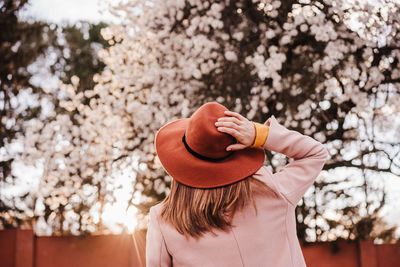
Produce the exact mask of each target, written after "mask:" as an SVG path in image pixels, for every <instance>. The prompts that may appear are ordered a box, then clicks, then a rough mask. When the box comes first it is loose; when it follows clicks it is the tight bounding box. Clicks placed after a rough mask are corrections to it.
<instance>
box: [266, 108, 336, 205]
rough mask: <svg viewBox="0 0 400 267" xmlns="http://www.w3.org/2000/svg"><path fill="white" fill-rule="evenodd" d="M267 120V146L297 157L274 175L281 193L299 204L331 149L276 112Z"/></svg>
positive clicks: (272, 149)
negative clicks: (286, 123)
mask: <svg viewBox="0 0 400 267" xmlns="http://www.w3.org/2000/svg"><path fill="white" fill-rule="evenodd" d="M264 124H265V125H268V126H269V133H268V137H267V140H266V142H265V144H264V148H265V149H268V150H271V151H274V152H278V153H282V154H284V155H286V156H287V157H288V158H291V159H293V161H292V162H290V163H288V164H287V165H285V166H284V167H283V168H281V169H280V170H279V171H278V172H276V173H273V174H272V176H271V178H272V180H273V181H272V182H273V183H274V185H275V187H276V190H278V191H279V192H278V193H280V194H281V195H283V196H284V198H286V200H287V201H289V202H290V203H291V204H292V205H294V206H295V205H297V203H298V202H299V201H300V200H301V198H302V197H303V195H304V194H305V192H306V191H307V189H308V188H309V187H311V185H312V184H313V183H314V181H315V179H316V178H317V177H318V174H319V173H320V171H321V170H322V168H323V166H324V164H325V162H326V160H327V159H328V151H327V149H326V148H325V146H324V145H323V144H321V143H320V142H318V141H316V140H315V139H313V138H311V137H310V136H306V135H303V134H301V133H299V132H297V131H294V130H289V129H287V128H285V127H284V126H283V125H281V124H279V123H278V121H277V120H276V119H275V117H274V116H273V115H272V116H271V117H270V118H269V119H268V120H267V121H266V122H265V123H264Z"/></svg>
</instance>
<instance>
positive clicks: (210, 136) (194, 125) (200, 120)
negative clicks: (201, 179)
mask: <svg viewBox="0 0 400 267" xmlns="http://www.w3.org/2000/svg"><path fill="white" fill-rule="evenodd" d="M226 110H228V109H227V108H226V107H224V106H223V105H221V104H219V103H216V102H210V103H206V104H204V105H203V106H201V107H200V108H199V109H198V110H196V112H194V113H193V115H192V116H191V117H190V121H189V123H188V125H187V127H186V131H185V138H186V143H187V144H188V146H189V147H190V148H191V149H192V150H193V151H194V152H196V153H198V154H200V155H202V156H205V157H208V158H212V159H219V158H223V157H226V156H228V155H229V154H230V153H231V152H228V151H226V147H227V146H229V145H231V144H233V143H235V142H236V140H235V138H234V137H233V136H231V135H229V134H226V133H222V132H220V131H218V130H217V127H216V126H215V122H217V121H218V118H220V117H224V116H225V113H224V111H226Z"/></svg>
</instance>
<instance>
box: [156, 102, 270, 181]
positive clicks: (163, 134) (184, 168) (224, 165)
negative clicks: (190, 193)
mask: <svg viewBox="0 0 400 267" xmlns="http://www.w3.org/2000/svg"><path fill="white" fill-rule="evenodd" d="M225 110H228V109H227V108H226V107H224V106H223V105H221V104H219V103H216V102H209V103H206V104H204V105H202V106H201V107H200V108H199V109H198V110H196V111H195V112H194V113H193V115H192V116H191V117H190V118H184V119H179V120H175V121H173V122H170V123H168V124H166V125H164V126H163V127H161V128H160V129H159V131H158V132H157V134H156V137H155V148H156V152H157V155H158V157H159V159H160V161H161V164H162V165H163V167H164V168H165V170H166V171H167V173H168V174H169V175H170V176H171V177H172V178H173V179H176V180H177V181H178V182H180V183H182V184H184V185H187V186H190V187H196V188H213V187H219V186H224V185H228V184H232V183H234V182H237V181H239V180H241V179H244V178H246V177H248V176H250V175H251V174H253V173H255V172H256V171H257V170H258V169H259V168H261V166H262V165H263V164H264V160H265V152H264V149H263V148H259V147H256V148H250V147H247V148H245V149H242V150H237V151H226V147H227V146H229V145H231V144H233V143H236V140H235V138H234V137H233V136H231V135H229V134H226V133H222V132H219V131H218V130H217V127H216V126H215V122H216V121H217V120H218V118H220V117H224V116H226V115H225V114H224V111H225Z"/></svg>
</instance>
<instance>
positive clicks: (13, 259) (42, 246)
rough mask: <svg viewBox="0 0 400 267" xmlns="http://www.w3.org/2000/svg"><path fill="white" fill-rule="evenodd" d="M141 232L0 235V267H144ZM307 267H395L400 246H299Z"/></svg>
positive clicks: (19, 232) (20, 232) (7, 232)
mask: <svg viewBox="0 0 400 267" xmlns="http://www.w3.org/2000/svg"><path fill="white" fill-rule="evenodd" d="M145 241H146V234H145V232H136V233H135V234H133V235H98V236H87V237H82V236H68V237H66V236H65V237H36V236H34V235H33V232H32V231H31V230H15V229H14V230H3V231H0V267H54V266H56V267H71V266H73V267H83V266H85V267H92V266H93V267H106V266H118V267H142V266H143V267H144V266H145V259H144V256H145V249H146V244H145ZM303 253H304V257H305V259H306V262H307V266H308V267H338V266H339V267H396V266H400V265H399V261H400V244H385V245H374V244H373V243H372V242H348V241H338V242H332V243H314V244H311V245H307V246H303Z"/></svg>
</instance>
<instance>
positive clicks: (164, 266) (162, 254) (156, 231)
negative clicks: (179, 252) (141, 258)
mask: <svg viewBox="0 0 400 267" xmlns="http://www.w3.org/2000/svg"><path fill="white" fill-rule="evenodd" d="M149 217H150V220H149V226H148V229H147V234H146V267H170V266H172V257H171V255H170V254H169V253H168V250H167V247H166V244H165V240H164V237H163V234H162V232H161V229H160V224H159V222H158V218H157V214H156V212H155V210H154V208H151V209H150V215H149Z"/></svg>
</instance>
